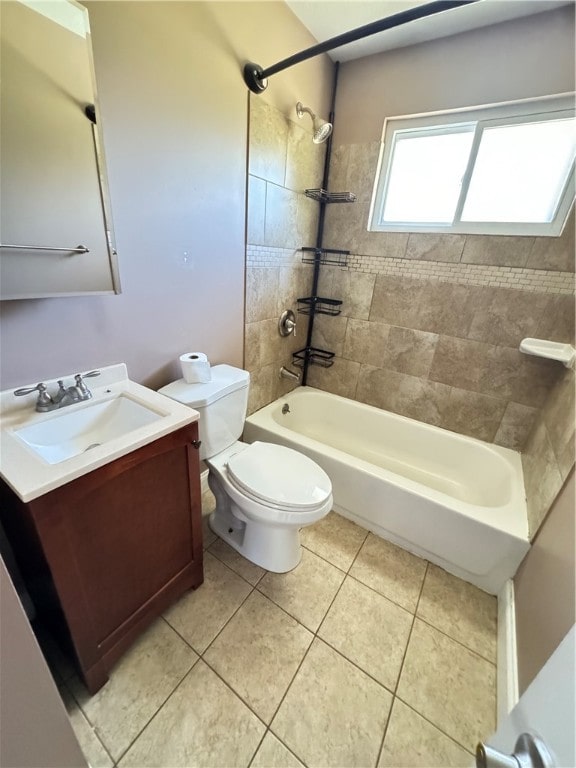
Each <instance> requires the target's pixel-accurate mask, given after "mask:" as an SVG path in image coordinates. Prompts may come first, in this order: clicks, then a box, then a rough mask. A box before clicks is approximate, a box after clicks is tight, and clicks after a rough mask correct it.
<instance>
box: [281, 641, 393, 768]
mask: <svg viewBox="0 0 576 768" xmlns="http://www.w3.org/2000/svg"><path fill="white" fill-rule="evenodd" d="M391 703H392V695H391V694H390V693H389V692H388V691H386V690H385V689H384V688H383V687H382V686H381V685H379V684H378V683H376V682H375V681H374V680H372V679H371V678H370V677H368V675H365V674H364V673H363V672H361V671H360V670H359V669H358V668H357V667H355V666H354V665H353V664H351V663H350V662H349V661H347V660H346V659H344V658H343V657H342V656H340V654H338V653H336V651H334V650H332V649H331V648H329V647H328V646H327V645H326V644H325V643H323V642H322V641H321V640H318V639H316V640H314V642H313V643H312V646H311V648H310V650H309V652H308V654H307V656H306V658H305V659H304V662H303V663H302V666H301V667H300V669H299V670H298V673H297V675H296V677H295V678H294V682H293V683H292V685H291V686H290V689H289V690H288V693H287V694H286V698H285V699H284V701H283V702H282V705H281V706H280V709H279V710H278V714H277V715H276V717H275V718H274V720H273V721H272V726H271V728H272V731H273V732H274V733H275V734H276V735H277V736H278V737H279V738H280V739H282V741H283V742H284V743H285V744H286V745H287V746H288V747H289V748H290V749H291V750H292V751H293V752H294V753H295V754H296V755H298V757H299V758H300V759H301V760H302V761H303V762H304V763H305V764H306V765H322V766H325V767H326V768H342V766H350V765H362V766H367V765H375V763H376V760H377V759H378V750H379V749H380V743H381V741H382V737H383V735H384V729H385V727H386V722H387V720H388V713H389V711H390V705H391ZM352 718H354V721H355V727H354V728H351V727H350V722H351V719H352Z"/></svg>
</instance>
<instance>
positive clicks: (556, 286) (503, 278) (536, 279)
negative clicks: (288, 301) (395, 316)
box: [246, 244, 576, 295]
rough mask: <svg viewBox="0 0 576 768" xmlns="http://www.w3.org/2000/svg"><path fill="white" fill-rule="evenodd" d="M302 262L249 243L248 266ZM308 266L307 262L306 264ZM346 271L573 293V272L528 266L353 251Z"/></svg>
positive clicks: (293, 254)
mask: <svg viewBox="0 0 576 768" xmlns="http://www.w3.org/2000/svg"><path fill="white" fill-rule="evenodd" d="M300 265H302V253H301V251H299V250H297V249H294V248H278V247H276V246H271V245H252V244H249V245H247V246H246V266H247V267H249V268H252V269H253V268H261V269H262V268H270V267H296V266H300ZM304 266H306V265H304ZM345 269H346V270H348V271H352V272H361V273H364V274H371V275H393V276H395V277H408V278H412V279H417V280H435V281H438V282H444V283H458V284H460V285H479V286H497V287H500V288H512V289H515V290H518V291H531V292H533V293H554V294H564V295H572V294H573V293H574V288H575V280H576V276H575V274H574V272H556V271H553V270H550V269H529V268H527V267H498V266H486V265H484V264H463V263H449V262H443V261H421V260H418V259H403V258H395V257H393V258H390V257H386V256H363V255H361V254H350V256H349V257H348V267H345Z"/></svg>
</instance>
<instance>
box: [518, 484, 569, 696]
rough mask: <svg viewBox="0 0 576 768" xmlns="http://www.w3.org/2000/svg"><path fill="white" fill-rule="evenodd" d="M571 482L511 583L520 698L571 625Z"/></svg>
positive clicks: (563, 490)
mask: <svg viewBox="0 0 576 768" xmlns="http://www.w3.org/2000/svg"><path fill="white" fill-rule="evenodd" d="M574 478H575V475H574V472H572V474H571V475H570V477H569V479H568V480H567V482H566V484H565V485H564V487H563V489H562V491H561V493H560V494H559V495H558V497H557V499H556V502H555V504H554V506H553V507H552V509H551V510H550V514H549V515H548V517H547V518H546V520H545V521H544V523H543V525H542V527H541V528H540V530H539V532H538V536H537V537H536V539H535V541H534V543H533V545H532V549H531V550H530V552H529V553H528V554H527V555H526V558H525V559H524V562H523V563H522V565H521V566H520V568H519V570H518V573H517V574H516V576H515V578H514V588H515V599H516V629H517V637H518V673H519V685H520V692H521V693H522V692H523V691H525V690H526V688H527V687H528V685H529V684H530V683H531V681H532V680H533V679H534V677H535V676H536V675H537V673H538V672H539V670H540V669H541V668H542V666H543V665H544V664H545V662H546V661H547V660H548V659H549V658H550V656H551V654H552V653H553V651H554V650H555V649H556V648H557V646H558V644H559V643H560V641H561V640H562V638H563V637H564V636H565V635H566V633H567V632H568V630H569V629H570V627H571V626H572V625H573V624H574V620H575V603H576V588H575V583H574V572H575V569H576V562H575V552H574V550H575V536H576V530H575V519H574V508H575V502H576V496H575V494H576V487H575V479H574Z"/></svg>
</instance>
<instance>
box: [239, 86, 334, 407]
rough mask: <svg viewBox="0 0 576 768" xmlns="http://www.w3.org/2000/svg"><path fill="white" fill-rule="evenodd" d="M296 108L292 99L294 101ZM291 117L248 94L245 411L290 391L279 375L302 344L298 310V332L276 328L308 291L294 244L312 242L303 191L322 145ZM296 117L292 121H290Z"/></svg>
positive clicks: (313, 224) (310, 206) (320, 162)
mask: <svg viewBox="0 0 576 768" xmlns="http://www.w3.org/2000/svg"><path fill="white" fill-rule="evenodd" d="M294 107H296V104H294ZM291 117H293V118H294V120H292V119H289V118H288V117H286V116H285V115H283V114H282V113H281V112H279V111H278V110H277V109H276V108H274V107H272V106H270V105H268V104H266V102H264V101H262V99H261V97H258V96H251V98H250V134H249V167H248V168H249V177H248V233H247V240H248V245H247V259H246V336H245V361H244V365H245V367H246V368H247V370H249V371H250V376H251V385H250V402H249V404H248V410H249V413H252V412H253V411H255V410H258V408H261V407H262V406H264V405H266V404H267V403H270V402H272V401H273V400H275V399H276V398H278V397H280V396H281V395H282V394H285V393H286V392H287V391H289V390H290V389H293V388H294V386H295V384H293V383H292V382H290V381H287V380H286V379H280V378H279V370H280V368H281V367H282V366H286V367H288V368H292V367H293V366H292V352H294V351H296V350H297V349H301V348H302V347H304V346H305V345H306V329H307V318H306V317H305V316H304V315H298V314H296V320H297V324H296V336H288V337H282V336H280V334H279V333H278V318H279V317H280V314H281V313H282V312H283V311H284V310H285V309H292V310H293V311H294V313H297V305H296V299H297V298H299V297H303V296H308V295H309V293H310V287H311V284H312V267H311V266H310V265H305V264H302V254H301V253H300V252H299V251H298V249H299V248H300V247H301V246H303V245H315V243H316V230H317V227H318V204H317V203H315V202H314V201H313V200H310V199H309V198H307V197H306V196H305V194H304V190H306V189H310V188H314V187H318V186H320V184H321V180H322V173H323V168H324V154H325V151H326V145H325V144H314V143H313V142H312V134H311V127H312V123H311V121H310V120H309V119H308V117H306V120H307V121H308V122H304V121H302V123H303V124H302V125H300V121H299V120H298V118H297V117H296V109H295V108H294V114H293V115H292V116H291ZM294 121H296V122H294Z"/></svg>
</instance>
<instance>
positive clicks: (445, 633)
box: [414, 614, 497, 667]
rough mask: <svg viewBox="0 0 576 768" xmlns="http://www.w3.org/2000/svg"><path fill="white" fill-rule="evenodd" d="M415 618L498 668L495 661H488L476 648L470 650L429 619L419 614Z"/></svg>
mask: <svg viewBox="0 0 576 768" xmlns="http://www.w3.org/2000/svg"><path fill="white" fill-rule="evenodd" d="M414 618H416V619H418V621H421V622H422V624H426V626H427V627H430V628H431V629H434V630H436V632H439V633H440V634H441V635H443V636H444V637H447V638H448V640H452V642H454V643H456V644H457V645H459V646H461V647H462V648H464V650H466V651H469V652H470V653H471V654H472V655H473V656H476V657H477V658H479V659H480V660H481V661H485V662H486V663H487V664H491V665H492V666H493V667H496V666H497V663H496V662H495V661H493V660H492V659H487V658H486V656H483V655H482V654H481V653H479V652H478V651H475V650H474V648H470V646H469V645H466V643H463V642H462V640H458V638H456V637H454V636H453V635H449V634H448V633H447V632H445V631H444V630H443V629H439V628H438V627H437V626H436V625H435V624H432V622H431V621H430V620H429V619H423V618H422V616H418V614H414Z"/></svg>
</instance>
